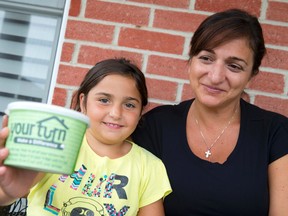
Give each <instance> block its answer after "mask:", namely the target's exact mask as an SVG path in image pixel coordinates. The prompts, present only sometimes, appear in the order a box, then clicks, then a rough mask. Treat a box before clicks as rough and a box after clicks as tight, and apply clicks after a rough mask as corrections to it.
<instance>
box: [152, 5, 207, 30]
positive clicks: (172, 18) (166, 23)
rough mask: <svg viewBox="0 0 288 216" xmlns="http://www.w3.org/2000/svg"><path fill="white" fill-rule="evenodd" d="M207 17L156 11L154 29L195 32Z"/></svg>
mask: <svg viewBox="0 0 288 216" xmlns="http://www.w3.org/2000/svg"><path fill="white" fill-rule="evenodd" d="M206 17H207V16H206V15H200V14H192V13H184V12H175V11H164V10H156V11H155V18H154V24H153V27H157V28H164V29H172V30H177V31H186V32H194V31H195V30H196V29H197V27H198V26H199V25H200V23H201V22H202V21H203V20H204V19H205V18H206Z"/></svg>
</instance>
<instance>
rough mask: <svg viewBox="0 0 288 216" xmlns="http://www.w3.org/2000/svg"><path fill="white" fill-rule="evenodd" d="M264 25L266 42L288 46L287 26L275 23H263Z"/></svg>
mask: <svg viewBox="0 0 288 216" xmlns="http://www.w3.org/2000/svg"><path fill="white" fill-rule="evenodd" d="M287 13H288V11H287ZM287 21H288V20H287ZM262 27H263V34H264V38H265V43H268V44H273V45H280V46H288V37H287V35H288V27H287V26H275V25H264V24H262Z"/></svg>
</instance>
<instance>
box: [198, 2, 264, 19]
mask: <svg viewBox="0 0 288 216" xmlns="http://www.w3.org/2000/svg"><path fill="white" fill-rule="evenodd" d="M261 3H262V1H261V0H241V1H239V0H228V1H227V0H209V1H207V0H206V1H204V0H196V2H195V10H202V11H209V12H218V11H223V10H226V9H231V8H239V9H243V10H247V11H249V12H251V13H253V14H254V15H256V16H258V17H259V15H260V10H261Z"/></svg>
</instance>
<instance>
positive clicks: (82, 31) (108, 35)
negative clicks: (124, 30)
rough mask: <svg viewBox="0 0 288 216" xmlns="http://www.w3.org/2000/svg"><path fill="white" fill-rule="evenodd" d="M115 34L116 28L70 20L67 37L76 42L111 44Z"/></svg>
mask: <svg viewBox="0 0 288 216" xmlns="http://www.w3.org/2000/svg"><path fill="white" fill-rule="evenodd" d="M113 34H114V26H109V25H102V24H95V23H89V22H82V21H75V20H68V23H67V29H66V35H65V36H66V38H69V39H75V40H83V41H94V42H99V43H111V42H112V39H113Z"/></svg>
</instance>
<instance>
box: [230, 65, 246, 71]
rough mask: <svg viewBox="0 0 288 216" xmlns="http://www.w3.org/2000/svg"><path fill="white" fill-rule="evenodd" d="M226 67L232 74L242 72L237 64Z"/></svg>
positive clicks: (241, 68)
mask: <svg viewBox="0 0 288 216" xmlns="http://www.w3.org/2000/svg"><path fill="white" fill-rule="evenodd" d="M228 67H229V68H230V70H231V71H233V72H240V71H243V67H242V66H240V65H238V64H229V65H228Z"/></svg>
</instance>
